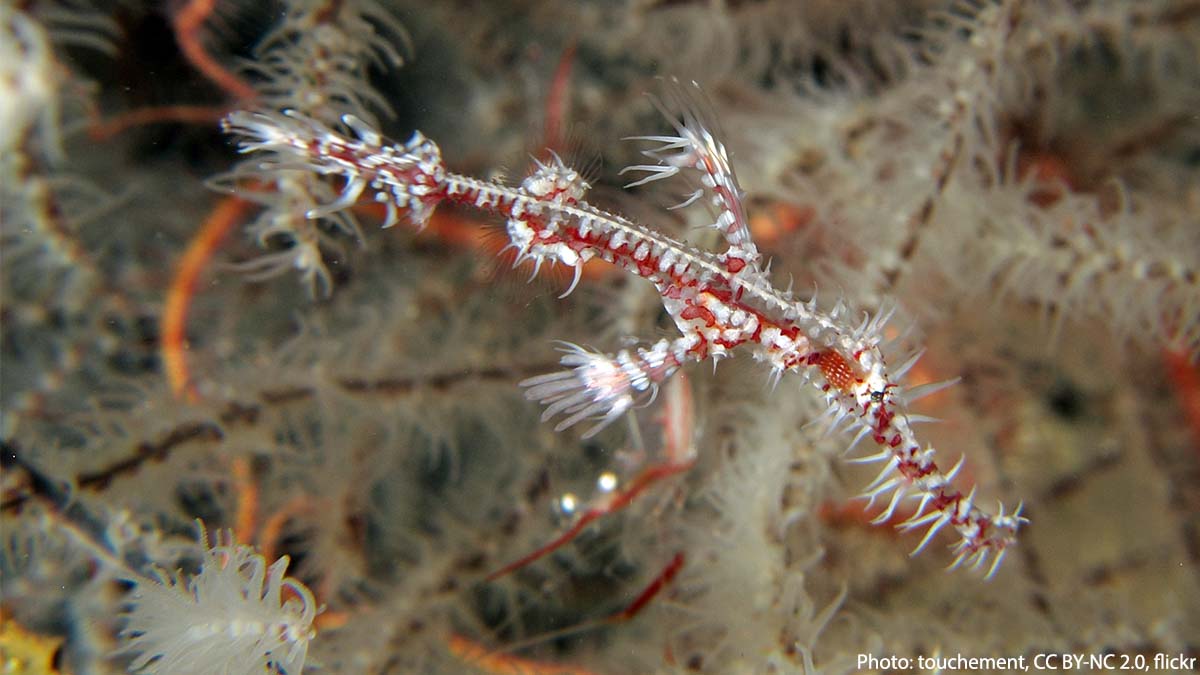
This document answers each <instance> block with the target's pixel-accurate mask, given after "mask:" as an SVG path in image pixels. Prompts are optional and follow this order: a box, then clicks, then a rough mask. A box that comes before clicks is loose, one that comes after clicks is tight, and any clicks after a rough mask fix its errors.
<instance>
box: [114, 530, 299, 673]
mask: <svg viewBox="0 0 1200 675" xmlns="http://www.w3.org/2000/svg"><path fill="white" fill-rule="evenodd" d="M201 539H202V542H203V544H204V546H205V552H204V560H203V562H202V563H201V567H200V572H199V574H197V575H196V576H194V577H191V578H190V579H186V580H185V579H184V578H183V576H182V574H181V573H180V572H178V571H176V572H175V573H173V574H170V573H167V572H165V571H164V570H161V569H155V570H154V571H153V572H152V575H153V578H145V577H133V578H131V579H129V580H130V581H132V582H133V583H134V587H133V589H132V590H131V591H130V592H129V597H128V600H129V609H128V611H127V612H126V613H125V627H124V628H123V629H122V631H121V636H122V637H123V638H125V640H126V644H125V646H124V647H123V649H122V651H124V652H135V653H137V654H138V656H137V657H135V658H134V660H133V662H132V664H131V665H130V671H131V672H137V673H146V674H148V675H188V674H195V675H202V674H205V675H206V674H213V675H217V674H223V675H263V673H278V674H281V675H300V673H301V672H302V670H303V668H304V659H305V657H306V656H307V654H308V643H309V641H310V640H312V638H313V637H314V636H315V635H316V631H315V629H314V628H313V625H312V624H313V619H314V617H315V616H316V612H317V605H316V600H315V599H314V598H313V594H312V592H311V591H310V590H309V589H308V588H307V587H306V586H305V585H304V584H302V583H301V582H299V581H297V580H296V579H293V578H291V577H286V576H284V574H285V573H286V571H287V566H288V562H289V561H288V557H287V556H283V557H282V558H280V559H279V560H277V561H275V563H273V564H272V565H271V566H270V567H268V566H267V562H266V560H265V559H264V558H263V557H262V556H261V555H259V554H257V553H255V552H254V549H252V548H250V547H248V546H242V545H239V544H235V543H234V542H233V537H232V535H231V534H229V533H226V534H225V535H224V536H222V534H221V533H219V532H218V533H217V536H216V541H215V542H214V545H213V546H211V547H210V546H209V545H208V540H207V537H206V536H204V528H203V525H201ZM284 589H287V590H288V591H290V592H291V593H292V594H293V595H295V597H294V598H289V599H287V600H283V597H282V596H283V593H284Z"/></svg>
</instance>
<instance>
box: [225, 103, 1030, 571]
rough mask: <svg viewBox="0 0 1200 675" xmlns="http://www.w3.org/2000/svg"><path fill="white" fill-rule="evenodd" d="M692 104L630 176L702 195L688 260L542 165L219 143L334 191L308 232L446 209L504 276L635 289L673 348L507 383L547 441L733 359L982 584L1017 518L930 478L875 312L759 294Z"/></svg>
mask: <svg viewBox="0 0 1200 675" xmlns="http://www.w3.org/2000/svg"><path fill="white" fill-rule="evenodd" d="M702 100H703V97H702V96H701V95H700V94H699V91H698V88H696V87H695V86H694V84H693V85H691V86H688V85H682V84H679V83H674V84H672V85H670V88H669V98H668V102H667V103H659V107H660V109H662V110H663V112H664V113H666V114H667V116H668V118H669V120H670V121H671V123H672V125H673V126H674V128H675V132H676V135H674V136H646V137H642V140H649V141H652V142H657V143H659V144H660V145H659V146H658V147H656V148H654V149H652V150H648V151H646V153H645V154H646V155H647V156H649V157H651V158H652V159H654V160H656V161H657V164H646V165H639V166H635V167H630V170H636V171H644V172H648V174H649V175H648V176H647V177H644V178H642V179H641V180H639V181H635V184H641V183H646V182H650V181H654V180H658V179H664V178H668V177H671V176H674V175H677V174H683V173H685V172H686V173H690V174H692V176H693V178H696V177H698V180H699V185H700V187H698V188H696V190H695V192H694V193H693V195H692V196H691V197H689V198H688V199H687V200H686V202H685V204H684V205H686V203H690V202H693V201H696V200H698V199H700V198H701V197H703V196H705V195H707V196H708V200H709V205H710V206H712V207H714V210H715V211H716V212H717V217H716V221H715V222H714V224H713V226H714V227H715V228H716V229H718V230H719V231H720V232H721V234H722V236H723V237H724V239H725V242H726V244H727V249H726V250H725V251H724V252H722V253H712V252H709V251H704V250H700V249H697V248H694V247H692V246H689V245H687V244H685V243H683V242H681V241H678V240H675V239H673V238H671V237H669V236H667V235H665V234H662V233H660V232H657V231H655V230H653V229H651V228H648V227H646V226H644V225H641V224H639V223H635V222H632V221H630V220H627V219H625V218H623V217H621V216H618V215H615V214H612V213H608V212H605V211H603V210H601V209H598V208H596V207H594V206H592V205H591V204H589V203H588V202H587V201H585V197H586V195H587V191H588V188H589V186H588V184H587V183H586V182H585V181H584V180H583V178H582V177H581V176H580V175H579V174H578V173H577V172H576V171H575V170H573V169H571V168H570V167H568V166H566V165H565V164H564V163H563V162H562V160H560V159H559V158H558V157H554V158H552V160H551V161H548V162H545V163H541V162H538V163H537V164H536V166H535V167H534V169H533V170H532V172H531V173H530V175H529V176H528V177H526V178H525V180H524V181H523V182H522V183H521V184H520V185H518V186H507V185H503V184H500V183H496V182H489V181H483V180H479V179H476V178H471V177H469V176H463V175H459V174H455V173H452V172H450V171H448V170H447V169H446V167H445V166H444V164H443V162H442V158H441V154H440V152H439V150H438V147H437V146H436V145H435V144H434V143H433V142H431V141H429V140H427V139H425V138H424V137H423V136H421V135H420V134H414V136H413V138H412V139H411V140H409V141H408V142H407V143H405V144H389V143H386V142H385V141H384V140H383V139H382V138H381V137H380V135H379V134H378V133H377V132H375V131H374V130H372V129H370V128H369V127H367V126H366V125H365V124H363V122H361V121H360V120H358V119H356V118H353V117H350V116H347V117H346V118H344V120H343V122H344V123H345V125H346V127H347V128H349V129H350V130H351V131H352V132H353V134H354V135H353V137H351V136H349V135H345V134H342V133H340V132H338V131H336V130H333V129H331V128H328V127H326V126H324V125H321V124H319V123H316V122H313V121H311V120H308V119H305V118H303V117H302V116H300V115H298V114H296V113H293V112H289V111H285V112H284V113H283V114H272V113H251V112H236V113H233V114H232V115H230V116H229V117H228V118H226V121H225V128H226V130H228V131H230V132H232V133H235V134H238V135H240V136H242V137H243V140H242V151H243V152H255V153H260V156H261V157H262V158H263V159H262V160H261V162H260V163H259V164H258V165H257V167H256V168H252V169H251V170H258V171H271V170H274V169H277V168H282V169H289V170H295V169H297V168H302V169H307V170H309V171H312V172H315V173H317V174H321V175H335V176H339V177H341V179H342V184H343V185H344V187H343V188H342V190H341V194H340V196H339V198H338V199H336V200H334V201H333V202H332V203H330V204H328V205H327V206H325V207H321V208H317V209H314V210H313V211H312V212H310V213H309V217H310V218H315V217H322V216H326V215H329V214H331V213H334V212H336V211H337V210H338V209H342V208H345V207H348V206H350V205H351V204H353V203H355V202H357V201H358V200H360V199H364V198H366V199H371V200H374V201H377V202H380V203H382V204H384V205H385V206H386V207H387V209H388V217H387V222H386V223H385V225H391V224H393V223H395V222H397V220H398V218H399V216H398V213H399V211H398V209H401V208H403V209H406V210H407V214H408V217H409V219H410V220H412V221H413V222H414V223H415V224H417V225H418V226H422V225H424V223H425V222H426V220H427V219H428V218H429V216H430V214H431V212H432V211H433V209H434V208H435V207H436V206H437V205H438V204H439V203H441V202H452V203H457V204H460V205H464V206H468V207H473V208H476V209H479V210H481V211H485V212H487V213H490V214H493V215H495V216H496V217H498V218H501V219H504V220H505V222H506V229H507V234H508V238H509V247H510V248H512V249H515V250H516V251H517V264H520V263H521V262H524V261H527V260H528V261H531V262H533V264H534V267H535V271H536V270H537V269H540V267H541V266H542V265H543V264H544V263H550V264H563V265H566V266H568V267H571V268H573V269H574V271H575V279H574V281H573V282H572V284H571V287H570V289H573V288H574V287H575V284H576V283H577V282H578V281H579V272H580V270H581V268H582V266H583V264H584V263H585V262H587V261H588V260H590V259H592V258H599V259H602V260H605V261H608V262H609V263H612V264H613V265H616V266H617V267H620V268H622V269H624V270H626V271H628V272H630V273H632V274H635V275H637V276H640V277H642V278H644V279H646V280H647V281H649V282H650V283H651V284H652V285H653V286H654V288H655V289H656V290H657V291H658V293H659V295H660V296H661V297H662V302H663V307H664V308H665V309H666V311H667V313H668V314H669V315H670V316H671V318H672V319H673V320H674V323H675V326H676V327H677V328H678V330H679V333H680V335H679V337H677V338H675V339H671V340H661V341H659V342H657V343H655V344H653V345H649V346H643V347H639V348H634V349H627V350H624V351H621V352H618V353H616V354H614V355H605V354H601V353H597V352H592V351H588V350H585V349H583V348H581V347H577V346H575V345H567V346H566V348H565V350H564V351H565V355H564V357H563V358H562V364H563V365H564V366H566V367H567V369H566V370H564V371H562V372H559V373H554V374H550V375H544V376H541V377H535V378H531V379H529V380H526V381H525V382H524V383H523V384H524V385H525V386H526V387H527V388H528V389H527V391H526V393H527V395H528V397H529V398H530V399H534V400H538V401H541V402H542V403H543V404H545V405H546V406H547V408H546V411H545V415H544V418H545V419H549V418H552V417H559V416H561V418H560V421H559V422H558V426H557V428H558V429H560V430H561V429H565V428H567V427H571V426H574V425H576V424H579V423H582V422H584V421H589V420H590V421H591V422H592V426H591V427H589V428H588V429H587V431H586V434H587V435H590V434H594V433H596V432H598V431H599V430H600V429H602V428H603V427H604V426H606V425H608V424H610V423H612V422H613V421H614V420H615V419H617V418H619V417H620V416H621V415H622V414H623V413H624V412H626V411H627V410H628V409H629V408H630V407H631V406H633V405H634V404H635V403H636V402H638V401H640V400H646V399H649V398H650V397H652V396H653V395H654V394H655V393H656V392H657V390H658V388H659V386H660V385H661V384H662V383H663V382H665V381H666V380H667V379H668V378H669V377H670V376H671V375H672V374H673V373H675V372H676V371H677V370H678V369H679V368H680V367H681V366H683V365H684V364H686V363H687V362H689V361H701V360H705V359H708V358H712V359H719V358H722V357H724V356H726V355H727V354H729V353H730V352H732V351H733V350H735V349H740V350H743V351H747V352H749V353H751V354H752V355H753V356H754V357H755V358H756V359H758V360H759V361H763V362H765V363H766V364H767V365H768V366H769V367H770V369H771V377H772V378H773V379H775V380H778V379H780V378H781V377H782V376H783V375H784V374H788V373H796V374H799V375H801V376H802V377H803V379H804V380H806V381H808V382H811V383H813V384H815V385H816V388H817V390H818V391H819V392H820V393H821V395H823V396H824V398H825V400H826V402H827V405H828V407H829V413H830V416H831V417H833V419H834V422H833V424H834V426H839V427H840V426H842V425H843V424H844V425H845V426H847V427H848V428H851V429H855V430H856V432H857V433H856V435H855V437H854V441H853V444H852V445H855V444H858V443H859V442H861V441H863V440H864V439H870V441H871V442H872V443H873V444H874V445H875V447H876V451H875V452H873V453H871V454H869V455H868V456H866V457H863V458H860V459H859V460H856V461H863V462H879V463H882V464H883V469H882V471H881V472H880V475H879V478H878V479H877V480H876V481H875V482H874V483H872V485H871V486H870V487H869V488H868V491H867V493H866V495H865V496H866V497H867V498H869V499H870V500H872V501H873V500H875V499H882V498H886V499H887V504H888V505H887V508H886V509H885V511H884V513H883V515H881V516H880V518H879V519H878V520H879V522H883V521H885V520H887V519H889V518H890V517H891V516H892V515H893V513H894V512H895V510H896V508H897V507H898V506H899V505H900V503H901V502H903V501H904V500H913V501H915V502H916V510H915V513H914V514H913V515H912V516H911V517H910V518H909V519H908V520H907V521H905V522H904V523H902V524H901V525H900V527H901V529H904V530H918V529H922V528H923V529H924V530H925V535H924V538H923V539H922V540H921V542H920V544H919V545H918V546H917V550H920V549H922V548H924V547H925V546H926V545H927V544H928V543H929V541H930V540H931V539H932V537H933V536H934V535H935V534H936V533H938V532H939V531H942V530H951V531H955V532H956V533H957V534H958V537H959V541H958V543H957V544H955V546H954V553H955V559H954V562H953V563H952V565H951V566H952V567H957V566H959V565H963V564H966V565H970V566H973V567H983V566H985V565H988V563H989V561H990V566H989V567H988V575H989V576H990V575H991V574H993V573H994V572H995V570H996V569H997V567H998V566H999V564H1000V561H1001V560H1003V558H1004V556H1005V553H1006V552H1007V550H1008V548H1009V547H1010V546H1011V545H1012V544H1013V543H1014V542H1015V541H1016V534H1017V530H1018V529H1020V527H1021V526H1022V524H1023V523H1025V522H1026V519H1025V518H1023V517H1021V509H1020V507H1017V509H1016V510H1015V511H1013V512H1012V513H1005V511H1004V509H1003V508H1002V507H1001V508H999V509H998V510H997V511H996V512H995V513H987V512H985V511H983V510H981V509H980V508H978V507H977V506H976V505H975V501H974V492H973V491H972V492H969V493H966V492H963V491H961V490H959V489H957V488H955V487H954V486H953V479H954V474H955V471H954V470H951V471H949V472H946V471H943V470H942V469H941V468H940V467H939V465H938V464H937V463H936V461H935V459H934V454H935V453H934V450H933V448H932V447H930V446H928V445H922V443H921V442H920V441H919V440H918V439H917V437H916V434H915V433H914V431H913V429H912V424H913V423H915V422H916V421H920V420H919V418H918V417H917V416H915V415H910V414H908V412H907V404H908V403H909V402H911V401H912V400H915V399H916V398H918V397H919V396H920V395H922V394H923V393H925V392H927V391H928V390H929V387H915V388H908V389H906V387H905V385H904V383H903V378H904V375H905V374H906V373H907V371H908V370H909V369H910V368H911V367H912V365H913V363H914V362H915V361H916V357H915V356H914V357H911V358H908V359H903V360H902V364H901V365H899V366H898V367H894V368H889V364H888V361H887V359H886V358H885V353H884V350H883V349H882V345H883V342H884V340H883V327H884V324H885V323H886V322H887V320H888V317H889V316H890V312H881V313H880V314H879V315H876V316H875V317H868V318H864V319H862V320H861V321H858V322H855V321H854V320H852V314H851V312H849V311H848V310H847V308H846V307H844V306H843V305H841V304H840V303H839V305H838V306H837V307H835V308H834V309H833V310H831V311H828V312H825V311H822V310H820V309H819V308H818V307H817V305H816V302H815V300H809V301H808V302H801V301H798V300H796V299H794V298H793V297H792V296H791V294H790V293H789V292H786V291H780V290H778V289H776V288H775V287H774V286H773V285H772V284H771V283H770V280H769V279H768V278H767V275H766V273H764V272H763V271H762V270H761V269H760V265H759V263H760V256H759V253H758V250H757V248H756V247H755V245H754V243H753V242H752V241H751V240H750V233H749V228H748V227H747V226H746V217H745V212H744V208H743V206H742V203H741V199H742V191H741V188H740V187H739V186H738V183H737V179H736V177H735V176H734V174H733V170H732V168H731V163H730V161H729V157H728V154H727V153H726V151H725V148H724V146H723V145H722V144H721V142H720V141H719V140H718V138H717V136H716V134H715V133H714V131H713V129H712V128H711V127H710V126H709V123H708V121H707V120H708V117H710V116H709V115H708V114H702V113H701V112H699V110H700V109H701V108H702V107H703V106H702V105H701V104H700V103H698V102H699V101H702ZM681 206H682V205H681ZM570 289H568V292H569V291H570Z"/></svg>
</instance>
